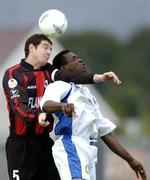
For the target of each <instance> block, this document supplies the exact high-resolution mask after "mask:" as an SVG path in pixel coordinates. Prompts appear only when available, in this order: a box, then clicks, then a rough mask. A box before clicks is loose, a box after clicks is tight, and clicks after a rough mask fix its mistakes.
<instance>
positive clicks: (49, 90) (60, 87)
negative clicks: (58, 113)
mask: <svg viewBox="0 0 150 180" xmlns="http://www.w3.org/2000/svg"><path fill="white" fill-rule="evenodd" d="M70 90H71V84H69V83H66V82H63V81H55V82H54V83H50V84H49V85H48V86H47V87H46V90H45V93H44V95H43V97H42V99H41V101H40V107H41V109H42V108H43V105H44V103H45V102H46V101H48V100H51V101H54V102H60V101H61V99H63V98H64V97H65V96H66V95H67V93H68V92H69V91H70Z"/></svg>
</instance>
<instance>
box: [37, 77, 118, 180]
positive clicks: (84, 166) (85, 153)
mask: <svg viewBox="0 0 150 180" xmlns="http://www.w3.org/2000/svg"><path fill="white" fill-rule="evenodd" d="M48 100H52V101H55V102H64V103H73V104H74V107H75V114H74V116H73V117H72V118H70V117H67V116H65V115H64V114H63V112H62V111H59V112H56V113H55V114H54V116H55V117H56V119H55V125H54V134H55V143H54V146H53V148H52V153H53V157H54V161H55V164H56V166H57V169H58V171H59V174H60V177H61V180H66V179H67V180H72V179H85V180H96V173H95V164H96V162H97V147H96V146H95V142H96V138H97V136H98V131H99V135H100V136H104V135H106V134H108V133H110V132H111V131H113V129H114V128H115V127H116V126H115V125H114V124H113V123H112V122H111V121H110V120H108V119H106V118H104V117H103V116H102V114H101V112H100V110H99V107H98V103H97V101H96V99H95V97H94V96H93V95H92V94H91V93H90V91H89V89H88V88H86V87H84V86H83V85H75V84H73V83H66V82H63V81H55V82H54V83H51V84H49V85H48V86H47V88H46V90H45V94H44V96H43V98H42V100H41V104H40V105H41V109H42V107H43V105H44V103H45V102H46V101H48Z"/></svg>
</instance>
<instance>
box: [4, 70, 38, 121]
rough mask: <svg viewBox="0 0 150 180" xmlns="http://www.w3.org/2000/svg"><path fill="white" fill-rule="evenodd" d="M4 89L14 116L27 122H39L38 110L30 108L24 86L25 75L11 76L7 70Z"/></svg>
mask: <svg viewBox="0 0 150 180" xmlns="http://www.w3.org/2000/svg"><path fill="white" fill-rule="evenodd" d="M3 88H4V92H5V95H6V99H7V101H8V104H9V105H10V106H11V108H12V110H13V112H14V114H15V115H16V116H18V117H19V118H21V119H23V120H25V121H37V120H38V115H39V114H40V113H41V112H40V111H38V110H33V109H31V108H29V107H28V93H27V90H26V87H25V86H24V84H23V74H22V75H20V74H17V72H16V73H15V75H14V74H11V72H9V70H7V71H6V72H5V74H4V77H3Z"/></svg>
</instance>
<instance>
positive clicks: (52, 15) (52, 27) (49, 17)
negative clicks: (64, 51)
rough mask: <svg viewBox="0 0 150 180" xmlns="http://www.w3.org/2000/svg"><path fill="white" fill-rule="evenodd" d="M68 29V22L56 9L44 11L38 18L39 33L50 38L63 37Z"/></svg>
mask: <svg viewBox="0 0 150 180" xmlns="http://www.w3.org/2000/svg"><path fill="white" fill-rule="evenodd" d="M67 27H68V21H67V18H66V16H65V14H64V13H62V12H61V11H59V10H57V9H50V10H47V11H45V12H44V13H43V14H42V15H41V16H40V18H39V28H40V30H41V32H42V33H43V34H45V35H48V36H50V37H59V36H61V35H63V33H64V32H65V31H66V29H67Z"/></svg>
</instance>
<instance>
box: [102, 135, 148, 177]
mask: <svg viewBox="0 0 150 180" xmlns="http://www.w3.org/2000/svg"><path fill="white" fill-rule="evenodd" d="M101 138H102V140H103V141H104V142H105V144H106V145H107V146H108V147H109V148H110V149H111V150H112V151H113V152H114V153H115V154H117V155H118V156H120V157H121V158H123V159H124V160H125V161H127V162H128V164H129V166H130V167H131V168H132V169H133V170H134V171H135V173H136V175H137V177H138V178H139V176H140V177H141V179H142V180H146V173H145V170H144V167H143V165H142V164H141V163H140V162H139V161H137V160H136V159H134V158H133V157H132V155H131V154H130V153H129V152H128V151H127V150H126V149H125V148H124V147H123V146H122V145H121V144H120V143H119V142H118V141H117V139H116V138H115V136H114V135H113V134H112V133H109V134H107V135H104V136H102V137H101Z"/></svg>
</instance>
